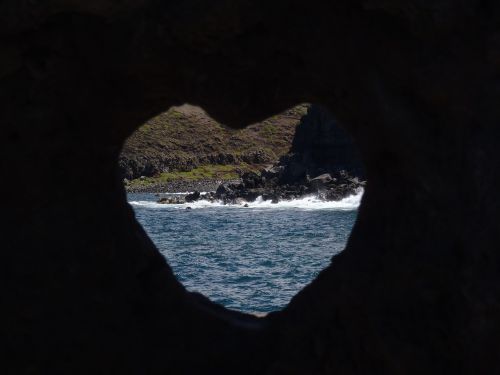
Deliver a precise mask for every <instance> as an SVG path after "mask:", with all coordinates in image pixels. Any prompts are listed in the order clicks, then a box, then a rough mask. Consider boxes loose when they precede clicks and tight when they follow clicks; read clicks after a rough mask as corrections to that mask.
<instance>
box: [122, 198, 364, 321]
mask: <svg viewBox="0 0 500 375" xmlns="http://www.w3.org/2000/svg"><path fill="white" fill-rule="evenodd" d="M361 196H362V192H360V193H358V194H357V195H353V196H351V197H348V198H345V199H343V200H342V201H338V202H322V201H319V200H318V199H315V198H313V197H308V198H303V199H298V200H294V201H287V202H280V203H277V204H272V203H271V202H269V201H267V202H263V201H262V200H257V201H256V202H254V203H249V207H244V206H243V205H223V204H220V203H208V202H206V201H198V202H195V203H189V204H178V205H165V204H158V203H156V200H157V199H158V198H157V197H156V196H155V195H154V194H138V193H137V194H129V195H128V201H129V203H130V205H131V206H132V207H133V209H134V211H135V214H136V218H137V220H138V221H139V222H140V223H141V225H142V226H143V227H144V229H145V230H146V232H147V233H148V235H149V236H150V238H151V239H152V240H153V242H154V243H155V244H156V246H157V247H158V249H159V250H160V252H161V253H162V254H163V255H164V256H165V258H166V259H167V261H168V263H169V264H170V266H171V267H172V269H173V271H174V273H175V275H176V277H177V278H178V279H179V280H180V281H181V282H182V283H183V284H184V285H185V286H186V288H187V289H188V290H191V291H197V292H200V293H203V294H204V295H205V296H207V297H209V298H210V299H211V300H212V301H214V302H217V303H219V304H221V305H223V306H225V307H227V308H230V309H234V310H239V311H243V312H250V313H260V314H263V313H268V312H271V311H275V310H280V309H283V308H284V307H285V306H286V305H287V303H288V302H289V301H290V299H291V298H292V297H293V296H294V295H295V294H297V292H298V291H299V290H300V289H301V288H303V287H304V286H305V285H306V284H308V283H309V282H311V281H312V280H313V279H314V278H315V277H316V275H317V274H318V273H319V272H320V271H321V270H322V269H324V268H325V267H327V266H328V265H329V263H330V261H331V259H332V257H333V256H334V255H335V254H338V253H339V252H341V251H342V250H343V249H344V247H345V244H346V242H347V239H348V237H349V233H350V232H351V229H352V227H353V225H354V221H355V220H356V215H357V208H358V206H359V203H360V200H361ZM187 207H190V208H191V209H186V208H187Z"/></svg>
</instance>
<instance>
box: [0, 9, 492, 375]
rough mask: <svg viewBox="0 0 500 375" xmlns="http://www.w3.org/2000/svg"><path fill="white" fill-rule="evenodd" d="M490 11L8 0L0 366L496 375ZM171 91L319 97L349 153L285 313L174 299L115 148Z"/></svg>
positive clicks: (226, 98) (289, 100)
mask: <svg viewBox="0 0 500 375" xmlns="http://www.w3.org/2000/svg"><path fill="white" fill-rule="evenodd" d="M499 15H500V4H499V3H498V2H495V1H489V0H482V1H479V0H463V1H451V0H442V1H435V2H426V1H421V0H402V1H387V0H349V1H348V0H337V1H330V2H324V1H310V2H308V3H307V4H305V3H304V2H303V1H300V2H299V1H295V0H292V1H281V0H277V1H273V2H270V1H260V0H258V1H245V0H234V1H225V0H221V1H210V2H206V1H198V0H185V1H175V2H174V1H154V0H127V1H115V0H101V1H98V0H91V1H82V0H47V1H44V2H36V1H31V0H22V1H20V0H4V1H2V2H1V3H0V35H1V39H0V46H1V47H0V123H1V124H2V128H1V137H0V150H1V151H0V152H1V155H0V156H1V158H0V160H1V161H2V176H3V178H4V180H5V181H4V183H3V184H2V192H3V206H2V209H3V217H4V219H6V220H4V223H3V224H2V236H1V241H2V242H1V243H2V246H1V252H0V264H1V266H2V276H3V277H2V279H3V281H2V284H1V285H2V286H1V290H0V295H1V296H2V298H1V301H2V302H1V309H2V319H1V321H0V337H1V339H0V340H1V341H2V342H1V346H2V357H3V360H2V373H5V374H28V373H29V374H36V373H40V374H47V373H50V374H68V373H71V374H90V373H93V374H95V373H115V374H116V373H121V374H127V373H135V374H145V373H146V374H161V373H165V374H167V373H168V374H200V373H216V374H235V373H238V374H245V373H247V374H251V373H253V374H256V373H258V374H263V373H265V374H275V375H276V374H332V373H335V374H423V373H425V374H443V373H449V374H465V373H467V374H494V373H499V372H500V368H499V367H500V362H499V361H498V358H499V354H500V353H499V352H500V349H499V346H498V342H499V339H500V252H499V250H498V249H499V247H500V228H499V226H500V224H499V223H500V220H499V219H500V218H499V212H500V207H499V199H498V191H500V154H499V153H498V150H499V146H500V131H499V128H498V120H499V119H500V106H499V105H498V103H499V101H500V90H499V80H498V77H499V73H500V38H499V35H500V26H499V25H500V22H499V21H500V17H499ZM184 102H189V103H193V104H196V105H200V106H201V107H203V108H204V109H205V110H206V111H207V112H208V113H209V114H211V115H212V116H213V117H214V118H215V119H216V120H218V121H221V122H224V123H226V124H229V125H231V126H234V127H241V126H244V125H246V124H250V123H253V122H256V121H258V120H262V119H264V118H266V117H269V116H271V115H273V114H276V113H279V112H280V111H282V110H284V109H286V108H289V107H291V106H292V105H294V104H296V103H302V102H314V103H322V104H323V105H324V106H325V107H327V108H328V109H329V110H331V111H332V112H333V113H335V115H336V117H337V118H338V119H339V121H341V122H342V124H343V125H344V126H345V127H346V128H347V129H348V130H349V131H350V133H351V134H352V135H353V137H354V138H355V140H356V142H357V144H358V145H359V147H360V149H361V152H362V155H363V159H364V161H365V164H366V174H367V180H368V181H369V185H368V186H367V188H366V192H365V196H364V198H363V202H362V205H361V208H360V211H359V216H358V220H357V222H356V224H355V227H354V229H353V232H352V235H351V237H350V240H349V242H348V245H347V248H346V250H345V251H344V252H343V253H342V254H341V255H339V256H337V257H336V258H335V259H334V261H333V262H332V264H331V266H330V267H328V268H327V269H325V270H324V271H323V272H322V273H321V274H320V275H319V276H318V278H317V279H316V280H315V281H314V282H312V283H311V284H310V285H309V286H308V287H306V288H305V289H304V290H303V291H301V292H300V293H299V294H298V295H297V296H296V297H295V298H294V299H293V300H292V302H291V303H290V305H289V306H288V307H287V308H286V309H285V310H284V311H283V312H280V313H275V314H271V315H270V316H268V317H266V318H255V317H251V316H247V315H243V314H238V313H234V312H230V311H227V310H225V309H222V308H220V307H218V306H215V305H213V304H212V303H210V302H209V301H206V300H205V299H204V298H203V297H201V296H197V295H194V294H191V293H187V292H186V291H185V290H184V288H183V287H182V285H181V284H180V283H179V282H178V281H177V280H176V279H175V278H174V276H173V274H172V272H171V270H170V268H169V266H168V265H167V263H166V261H165V260H164V259H163V258H162V257H161V256H160V254H159V253H158V251H157V250H156V249H155V247H154V245H153V244H152V243H151V241H150V240H149V239H148V238H147V236H146V234H145V233H144V231H143V230H142V228H141V227H140V226H139V224H138V223H137V222H136V221H135V219H134V215H133V212H132V210H131V208H130V207H129V206H128V205H127V203H126V199H125V194H124V189H123V186H122V183H121V181H120V179H119V174H118V168H117V159H118V155H119V151H120V148H121V146H122V144H123V142H124V141H125V139H126V137H127V136H128V135H130V134H131V133H132V132H133V131H134V130H135V129H136V128H137V127H138V126H139V125H140V124H142V123H144V122H145V121H146V120H147V119H149V118H152V117H153V116H154V115H157V114H159V113H161V112H162V111H164V110H165V109H167V108H169V107H170V106H172V105H179V104H182V103H184ZM332 225H334V223H332Z"/></svg>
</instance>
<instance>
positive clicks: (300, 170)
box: [279, 104, 364, 182]
mask: <svg viewBox="0 0 500 375" xmlns="http://www.w3.org/2000/svg"><path fill="white" fill-rule="evenodd" d="M279 165H281V166H283V167H284V168H285V170H284V174H283V177H282V179H283V181H286V182H295V181H297V180H299V179H303V178H305V177H306V176H311V177H312V176H318V175H321V174H324V173H334V174H335V173H339V172H340V171H345V172H347V173H348V174H350V175H352V176H356V177H360V178H363V177H364V166H363V162H362V160H361V155H360V154H359V151H358V148H357V146H356V145H355V143H354V140H353V139H352V137H351V136H350V135H349V134H348V133H347V131H346V130H344V129H343V128H342V127H341V126H340V125H339V124H338V122H337V120H336V119H335V117H334V116H333V114H332V113H331V112H330V111H328V110H327V109H326V108H324V107H322V106H320V105H317V104H313V105H311V106H310V107H309V108H308V110H307V114H306V115H305V116H304V117H302V119H301V121H300V124H299V126H298V127H297V129H296V133H295V136H294V138H293V141H292V147H291V150H290V152H289V153H288V154H287V155H284V156H283V157H282V158H281V162H280V164H279Z"/></svg>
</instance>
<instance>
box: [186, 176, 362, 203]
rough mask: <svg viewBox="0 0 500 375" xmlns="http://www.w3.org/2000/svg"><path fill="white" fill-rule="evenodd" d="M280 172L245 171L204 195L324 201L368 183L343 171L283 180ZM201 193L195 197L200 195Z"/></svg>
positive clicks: (226, 198) (225, 199) (234, 200)
mask: <svg viewBox="0 0 500 375" xmlns="http://www.w3.org/2000/svg"><path fill="white" fill-rule="evenodd" d="M280 179H281V174H280V172H275V171H273V170H272V169H271V170H264V171H262V173H260V174H257V173H251V172H249V173H245V174H244V175H243V176H242V182H241V183H237V184H234V183H232V184H231V183H225V184H222V185H220V186H219V187H218V188H217V190H216V191H215V193H210V194H207V195H205V196H203V199H209V200H214V199H216V200H220V201H222V202H224V203H225V204H228V203H229V204H234V203H245V202H253V201H255V200H256V199H257V198H259V197H260V198H261V199H262V200H264V201H267V200H270V201H271V202H272V203H278V202H280V201H283V200H292V199H300V198H303V197H305V196H315V197H317V198H319V199H322V200H325V201H339V200H341V199H343V198H346V197H348V196H350V195H354V194H356V193H358V192H359V191H360V189H362V188H363V187H364V186H365V182H364V181H360V180H359V179H358V178H357V177H353V176H350V175H349V174H348V173H347V172H346V171H340V172H339V173H337V174H335V175H334V177H332V176H331V175H330V174H328V173H325V174H323V175H321V176H317V177H315V178H313V179H307V180H301V181H296V182H295V183H290V184H287V183H281V182H280ZM200 198H201V197H200V196H199V195H198V196H197V198H196V199H200Z"/></svg>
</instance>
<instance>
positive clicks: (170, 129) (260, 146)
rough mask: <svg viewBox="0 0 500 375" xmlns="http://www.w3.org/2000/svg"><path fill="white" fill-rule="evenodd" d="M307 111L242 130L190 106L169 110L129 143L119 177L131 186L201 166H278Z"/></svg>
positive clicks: (299, 109)
mask: <svg viewBox="0 0 500 375" xmlns="http://www.w3.org/2000/svg"><path fill="white" fill-rule="evenodd" d="M307 108H308V107H307V105H304V104H302V105H298V106H296V107H294V108H291V109H289V110H286V111H284V112H283V113H280V114H278V115H276V116H273V117H271V118H269V119H266V120H264V121H263V122H260V123H257V124H252V125H250V126H249V127H248V128H246V129H241V130H234V129H229V128H227V127H225V126H224V125H223V124H220V123H217V122H216V121H214V120H213V119H212V118H210V117H209V116H208V115H207V114H206V113H205V112H204V111H203V110H201V108H198V107H194V106H192V105H183V106H180V107H175V108H171V109H170V110H168V111H166V112H164V113H162V114H160V115H159V116H157V117H155V118H153V119H151V120H149V121H148V122H147V123H146V124H145V125H143V126H141V127H140V128H139V129H138V130H137V131H136V132H134V134H132V136H130V137H129V138H128V139H127V141H126V142H125V145H124V147H123V149H122V152H121V154H120V158H119V166H120V170H121V173H122V175H123V177H125V178H127V179H129V180H131V179H134V178H139V177H141V176H155V175H157V174H160V173H162V172H169V171H190V170H192V169H193V168H196V167H198V166H201V165H214V164H219V165H241V164H242V163H245V164H249V165H251V166H262V165H265V164H272V163H275V162H276V161H278V159H279V158H280V157H281V156H282V155H284V154H286V153H287V152H288V151H289V150H290V147H291V144H292V139H293V136H294V133H295V128H296V127H297V125H298V124H299V122H300V120H301V118H302V116H303V115H304V114H305V113H306V112H307Z"/></svg>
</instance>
